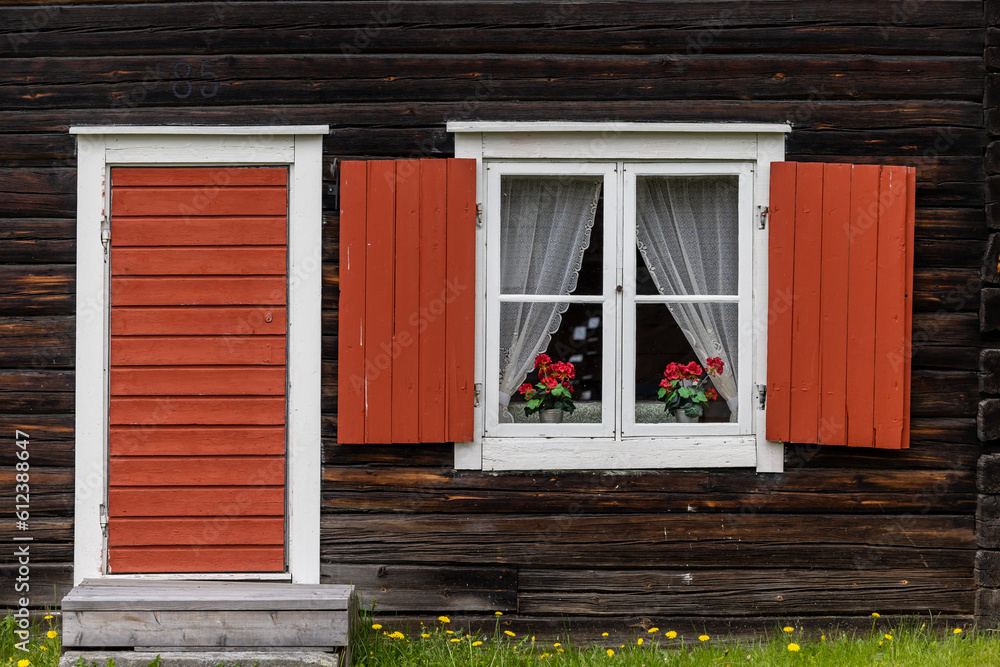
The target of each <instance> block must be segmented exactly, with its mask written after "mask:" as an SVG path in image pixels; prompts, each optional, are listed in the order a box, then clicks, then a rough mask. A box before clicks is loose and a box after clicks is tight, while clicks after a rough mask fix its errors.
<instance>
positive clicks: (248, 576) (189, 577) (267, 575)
mask: <svg viewBox="0 0 1000 667" xmlns="http://www.w3.org/2000/svg"><path fill="white" fill-rule="evenodd" d="M110 578H114V579H116V580H117V579H134V580H140V581H287V582H292V575H291V574H289V573H288V572H249V573H248V572H194V573H188V572H183V573H180V572H178V573H167V574H156V573H151V574H115V575H110Z"/></svg>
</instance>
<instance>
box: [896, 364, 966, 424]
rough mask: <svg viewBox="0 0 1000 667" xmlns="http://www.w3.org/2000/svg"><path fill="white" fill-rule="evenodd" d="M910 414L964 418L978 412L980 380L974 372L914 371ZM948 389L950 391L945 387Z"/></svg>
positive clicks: (911, 385)
mask: <svg viewBox="0 0 1000 667" xmlns="http://www.w3.org/2000/svg"><path fill="white" fill-rule="evenodd" d="M911 378H912V380H911V384H910V414H911V415H912V416H916V417H964V416H972V415H974V414H975V413H976V404H977V402H978V400H979V378H978V375H977V374H976V373H974V372H969V371H964V372H957V371H934V370H925V369H914V370H913V371H912V375H911ZM945 387H947V390H944V388H945Z"/></svg>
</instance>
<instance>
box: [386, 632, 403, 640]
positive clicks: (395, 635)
mask: <svg viewBox="0 0 1000 667" xmlns="http://www.w3.org/2000/svg"><path fill="white" fill-rule="evenodd" d="M389 636H390V637H392V638H393V639H406V635H404V634H403V633H402V632H400V631H399V630H396V631H395V632H393V633H392V634H391V635H389Z"/></svg>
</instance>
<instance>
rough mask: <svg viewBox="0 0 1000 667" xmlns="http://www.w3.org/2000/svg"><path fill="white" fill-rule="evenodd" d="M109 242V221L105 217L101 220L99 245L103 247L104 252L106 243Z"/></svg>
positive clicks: (106, 246) (106, 247)
mask: <svg viewBox="0 0 1000 667" xmlns="http://www.w3.org/2000/svg"><path fill="white" fill-rule="evenodd" d="M110 241H111V221H110V220H108V217H107V216H104V219H103V220H101V245H103V246H104V250H105V252H107V250H108V243H109V242H110Z"/></svg>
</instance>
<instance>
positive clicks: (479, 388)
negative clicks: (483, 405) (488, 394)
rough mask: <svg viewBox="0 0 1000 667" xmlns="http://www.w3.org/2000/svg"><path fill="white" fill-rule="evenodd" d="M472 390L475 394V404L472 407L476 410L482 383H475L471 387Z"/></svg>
mask: <svg viewBox="0 0 1000 667" xmlns="http://www.w3.org/2000/svg"><path fill="white" fill-rule="evenodd" d="M472 388H473V389H474V390H475V392H476V398H475V403H473V405H474V406H475V407H477V408H478V407H479V395H480V394H481V393H482V391H483V383H482V382H477V383H476V384H474V385H472Z"/></svg>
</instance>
